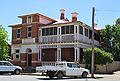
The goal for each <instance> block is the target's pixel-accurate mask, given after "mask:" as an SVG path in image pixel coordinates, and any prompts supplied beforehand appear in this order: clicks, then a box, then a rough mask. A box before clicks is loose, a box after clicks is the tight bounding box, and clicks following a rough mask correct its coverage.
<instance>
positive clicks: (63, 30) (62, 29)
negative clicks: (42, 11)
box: [61, 26, 65, 34]
mask: <svg viewBox="0 0 120 81" xmlns="http://www.w3.org/2000/svg"><path fill="white" fill-rule="evenodd" d="M61 33H62V34H65V26H62V27H61Z"/></svg>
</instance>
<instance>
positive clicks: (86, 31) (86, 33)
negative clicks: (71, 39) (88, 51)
mask: <svg viewBox="0 0 120 81" xmlns="http://www.w3.org/2000/svg"><path fill="white" fill-rule="evenodd" d="M85 36H87V37H88V29H87V28H85Z"/></svg>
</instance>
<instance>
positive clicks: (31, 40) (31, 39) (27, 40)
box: [22, 38, 35, 44]
mask: <svg viewBox="0 0 120 81" xmlns="http://www.w3.org/2000/svg"><path fill="white" fill-rule="evenodd" d="M30 43H35V38H25V39H22V44H30Z"/></svg>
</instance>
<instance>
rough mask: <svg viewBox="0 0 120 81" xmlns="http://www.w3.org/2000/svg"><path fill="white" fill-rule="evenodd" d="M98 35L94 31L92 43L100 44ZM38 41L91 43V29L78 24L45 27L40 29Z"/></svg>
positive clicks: (44, 42)
mask: <svg viewBox="0 0 120 81" xmlns="http://www.w3.org/2000/svg"><path fill="white" fill-rule="evenodd" d="M98 40H99V35H97V33H95V40H94V45H96V46H100V43H99V41H98ZM39 42H40V43H41V44H46V43H84V44H89V45H92V43H93V41H92V30H91V29H89V28H86V27H81V26H80V25H67V26H61V27H45V28H42V29H40V36H39Z"/></svg>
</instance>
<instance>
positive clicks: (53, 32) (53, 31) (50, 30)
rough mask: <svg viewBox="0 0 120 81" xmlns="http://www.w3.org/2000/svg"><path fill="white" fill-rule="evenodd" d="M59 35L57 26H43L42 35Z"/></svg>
mask: <svg viewBox="0 0 120 81" xmlns="http://www.w3.org/2000/svg"><path fill="white" fill-rule="evenodd" d="M48 35H57V27H51V28H43V29H42V36H48Z"/></svg>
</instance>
